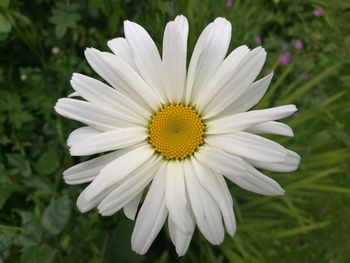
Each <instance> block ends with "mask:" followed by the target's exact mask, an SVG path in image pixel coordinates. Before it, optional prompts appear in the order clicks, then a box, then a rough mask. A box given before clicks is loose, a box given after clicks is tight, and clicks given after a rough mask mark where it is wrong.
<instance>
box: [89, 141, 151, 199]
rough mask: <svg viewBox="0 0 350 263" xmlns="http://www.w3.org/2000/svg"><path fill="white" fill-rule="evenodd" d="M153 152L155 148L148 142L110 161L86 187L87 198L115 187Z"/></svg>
mask: <svg viewBox="0 0 350 263" xmlns="http://www.w3.org/2000/svg"><path fill="white" fill-rule="evenodd" d="M153 153H154V151H153V149H152V148H151V147H150V146H149V145H148V144H143V145H141V146H140V147H138V148H136V149H134V150H132V151H130V152H128V153H126V154H124V155H122V156H120V157H119V158H118V159H116V160H114V161H112V162H110V163H109V164H108V165H107V166H105V167H104V168H103V169H102V170H101V172H100V174H99V175H98V176H97V177H96V179H95V180H94V181H93V182H92V183H91V184H90V185H89V186H88V187H87V188H86V189H87V192H86V199H93V198H95V197H96V196H98V195H100V194H101V193H103V192H105V191H108V190H109V189H111V188H113V187H114V186H115V185H116V184H118V183H119V182H120V181H121V180H123V179H124V178H125V177H127V176H128V175H129V174H131V173H132V172H133V171H135V170H136V169H137V168H138V167H140V166H142V165H143V164H144V163H145V162H146V161H147V160H149V159H150V158H151V156H152V155H153Z"/></svg>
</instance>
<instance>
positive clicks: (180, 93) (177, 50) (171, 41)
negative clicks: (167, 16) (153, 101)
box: [162, 16, 188, 103]
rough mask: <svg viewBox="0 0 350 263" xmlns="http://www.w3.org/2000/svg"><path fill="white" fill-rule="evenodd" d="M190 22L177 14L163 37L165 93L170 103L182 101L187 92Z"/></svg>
mask: <svg viewBox="0 0 350 263" xmlns="http://www.w3.org/2000/svg"><path fill="white" fill-rule="evenodd" d="M187 36H188V22H187V19H186V18H185V17H184V16H177V17H176V18H175V21H171V22H169V23H168V24H167V26H166V28H165V31H164V38H163V55H162V59H163V61H162V64H163V67H162V68H163V69H164V81H165V84H166V85H165V93H166V96H167V99H168V102H170V103H174V102H175V103H180V102H181V101H182V99H183V97H184V92H185V78H186V55H187Z"/></svg>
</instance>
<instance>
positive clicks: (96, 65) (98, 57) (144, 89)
mask: <svg viewBox="0 0 350 263" xmlns="http://www.w3.org/2000/svg"><path fill="white" fill-rule="evenodd" d="M85 57H86V59H87V61H88V62H89V64H90V66H91V67H92V68H93V69H94V70H95V71H96V72H97V73H98V74H99V75H100V76H101V77H102V78H104V79H105V80H106V81H107V82H108V83H109V84H111V85H112V86H113V87H114V88H115V89H117V90H119V91H120V92H122V93H123V94H124V95H126V96H128V97H129V98H132V99H133V100H135V102H136V103H139V104H141V105H144V106H148V107H150V109H151V110H154V109H157V108H158V107H159V99H158V97H159V96H157V94H156V93H155V92H156V91H155V90H154V88H152V87H150V86H149V85H147V84H146V82H145V81H144V80H143V79H142V78H141V76H140V75H139V74H138V73H137V72H136V71H135V70H134V69H133V68H132V67H131V66H129V65H128V64H127V63H125V62H124V61H123V60H122V59H118V57H117V56H116V55H113V54H111V53H108V52H101V51H98V50H97V49H94V48H88V49H86V50H85Z"/></svg>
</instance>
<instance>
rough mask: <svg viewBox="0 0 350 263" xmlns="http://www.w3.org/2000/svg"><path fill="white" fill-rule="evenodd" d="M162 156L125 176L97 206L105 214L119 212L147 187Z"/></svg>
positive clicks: (150, 160) (152, 159)
mask: <svg viewBox="0 0 350 263" xmlns="http://www.w3.org/2000/svg"><path fill="white" fill-rule="evenodd" d="M160 160H161V159H160V158H151V159H149V160H147V161H146V162H145V163H144V164H143V165H141V166H140V167H139V168H138V169H137V170H135V171H134V172H133V173H132V174H130V175H129V176H127V177H125V178H124V179H123V180H122V181H121V182H120V184H118V185H117V186H116V187H115V188H114V190H112V191H111V192H110V193H109V194H108V195H107V196H106V197H105V198H104V199H103V200H102V201H101V202H100V203H99V205H98V206H97V208H98V211H99V212H100V214H101V215H103V216H110V215H113V214H114V213H116V212H118V211H119V210H120V209H121V208H122V207H123V206H125V205H126V204H127V203H128V202H130V201H131V200H132V199H133V198H135V196H137V195H138V194H139V193H140V192H142V191H143V189H145V187H146V186H147V185H148V184H149V183H150V182H151V181H152V179H153V177H154V174H155V173H156V171H157V170H158V169H159V163H160Z"/></svg>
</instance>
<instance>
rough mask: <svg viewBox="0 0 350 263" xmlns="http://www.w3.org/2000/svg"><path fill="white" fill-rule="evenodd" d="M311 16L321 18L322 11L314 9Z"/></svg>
mask: <svg viewBox="0 0 350 263" xmlns="http://www.w3.org/2000/svg"><path fill="white" fill-rule="evenodd" d="M312 15H313V16H316V17H320V16H323V11H322V9H321V8H315V9H314V10H313V11H312Z"/></svg>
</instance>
